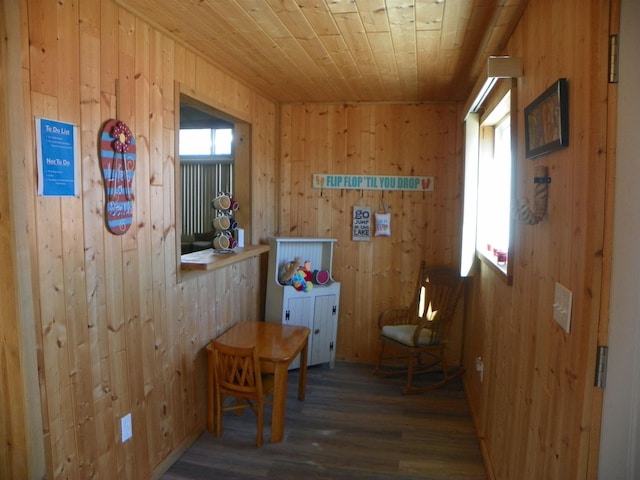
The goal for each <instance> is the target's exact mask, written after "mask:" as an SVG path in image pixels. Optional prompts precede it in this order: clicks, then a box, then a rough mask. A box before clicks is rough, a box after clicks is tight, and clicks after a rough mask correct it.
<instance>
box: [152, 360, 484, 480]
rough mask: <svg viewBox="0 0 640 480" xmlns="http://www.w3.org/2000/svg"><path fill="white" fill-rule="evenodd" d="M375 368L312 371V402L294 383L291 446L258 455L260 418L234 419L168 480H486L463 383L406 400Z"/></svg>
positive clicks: (269, 447) (288, 427) (288, 426)
mask: <svg viewBox="0 0 640 480" xmlns="http://www.w3.org/2000/svg"><path fill="white" fill-rule="evenodd" d="M371 370H372V369H371V367H370V366H365V365H355V364H350V363H337V364H336V367H335V368H334V369H329V367H328V366H326V365H321V366H316V367H311V368H310V369H309V377H308V383H307V398H306V400H305V401H304V402H300V401H298V400H297V399H296V386H297V380H298V376H297V372H295V371H293V372H290V374H289V389H288V399H287V412H286V420H285V438H284V441H283V442H282V443H278V444H270V443H268V442H269V431H270V426H269V425H268V424H269V422H270V407H269V408H268V411H267V420H266V421H265V423H266V424H267V425H265V430H264V434H265V442H266V443H265V444H264V445H263V446H262V448H260V449H258V448H256V447H255V416H254V415H253V413H251V412H250V411H247V412H246V413H245V414H244V415H242V416H241V417H236V416H235V414H234V413H233V412H228V413H227V414H225V417H224V433H223V435H222V438H216V437H215V436H214V435H213V434H211V433H209V432H205V433H204V434H203V435H202V436H201V437H200V438H199V439H198V441H197V442H196V443H194V444H193V445H192V446H191V447H190V448H189V450H188V451H187V452H185V453H184V455H182V457H180V459H179V460H178V461H177V462H176V463H175V464H174V465H173V466H172V467H171V468H170V469H169V471H168V472H166V473H165V475H164V476H163V477H162V479H164V480H183V479H218V478H220V479H233V480H244V479H263V478H266V479H278V480H287V479H332V480H333V479H353V478H355V479H367V480H382V479H385V480H387V479H430V480H436V479H443V480H444V479H446V480H451V479H474V480H475V479H486V475H485V471H484V467H483V465H482V458H481V455H480V448H479V446H478V441H477V439H476V436H475V432H474V428H473V425H472V421H471V417H470V414H469V409H468V407H467V404H466V400H465V396H464V392H463V389H462V383H461V381H460V380H457V381H456V382H454V383H452V384H450V385H448V386H446V387H444V388H442V389H440V390H437V391H433V392H429V393H425V394H420V395H413V396H403V395H402V394H401V392H400V390H401V385H402V381H401V379H399V378H380V377H376V376H374V375H372V373H371Z"/></svg>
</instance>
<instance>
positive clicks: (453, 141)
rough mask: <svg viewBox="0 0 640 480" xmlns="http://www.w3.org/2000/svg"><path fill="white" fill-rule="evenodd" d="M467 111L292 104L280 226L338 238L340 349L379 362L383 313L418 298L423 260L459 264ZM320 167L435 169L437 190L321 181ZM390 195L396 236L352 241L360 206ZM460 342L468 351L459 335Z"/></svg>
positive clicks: (286, 125)
mask: <svg viewBox="0 0 640 480" xmlns="http://www.w3.org/2000/svg"><path fill="white" fill-rule="evenodd" d="M459 117H460V112H459V107H457V106H456V105H455V104H437V103H434V104H420V105H418V104H358V105H349V104H286V105H283V106H282V115H281V127H280V130H281V166H280V168H281V171H280V223H279V225H280V235H282V236H302V237H305V236H310V237H314V236H321V237H330V238H337V239H338V243H337V245H336V249H335V253H334V270H333V271H334V278H335V279H336V280H338V281H340V282H342V290H341V297H340V318H339V324H338V345H337V358H340V359H343V360H348V361H356V362H365V363H373V362H374V361H375V358H376V357H375V354H376V351H377V345H378V342H377V334H378V330H377V316H378V314H379V313H380V312H381V311H382V310H383V309H385V308H388V307H390V306H393V305H403V304H406V302H408V301H409V298H410V297H411V295H412V294H413V288H414V286H415V279H416V277H417V270H418V266H419V263H420V260H422V259H424V260H426V261H427V262H429V263H432V264H435V263H438V264H442V265H452V266H454V267H457V266H458V265H459V253H458V252H459V251H460V241H461V240H460V239H461V209H462V193H461V192H462V160H461V145H462V144H461V128H460V125H459V123H458V121H459ZM313 173H327V174H356V175H358V174H363V175H418V176H434V177H435V191H433V192H426V193H422V192H420V193H418V192H399V191H393V192H392V191H378V190H348V189H346V190H329V189H324V190H321V189H313V188H312V187H311V176H312V174H313ZM382 198H384V200H385V201H386V203H387V204H388V205H389V208H390V210H391V213H392V219H391V236H390V237H372V239H371V241H370V242H354V241H352V240H351V224H352V222H351V219H352V215H353V207H354V205H368V206H370V207H371V208H372V210H373V211H375V210H376V209H378V208H379V205H380V202H381V200H382ZM458 331H460V329H458ZM452 351H453V352H454V360H455V359H459V356H460V352H459V343H458V345H457V346H453V345H452Z"/></svg>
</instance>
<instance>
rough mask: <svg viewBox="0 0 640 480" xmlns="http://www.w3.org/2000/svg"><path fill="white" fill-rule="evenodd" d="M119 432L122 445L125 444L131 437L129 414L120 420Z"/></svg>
mask: <svg viewBox="0 0 640 480" xmlns="http://www.w3.org/2000/svg"><path fill="white" fill-rule="evenodd" d="M120 430H121V432H122V443H124V442H126V441H127V440H129V439H130V438H131V437H132V436H133V431H132V428H131V414H130V413H127V414H126V415H125V416H124V417H122V418H121V419H120Z"/></svg>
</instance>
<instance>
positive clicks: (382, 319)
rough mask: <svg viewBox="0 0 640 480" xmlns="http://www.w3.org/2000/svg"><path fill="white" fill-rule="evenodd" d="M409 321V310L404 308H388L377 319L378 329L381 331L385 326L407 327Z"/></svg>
mask: <svg viewBox="0 0 640 480" xmlns="http://www.w3.org/2000/svg"><path fill="white" fill-rule="evenodd" d="M410 323H412V322H411V321H409V309H408V308H406V307H394V308H388V309H386V310H385V311H383V312H382V313H381V314H380V316H379V317H378V328H379V329H380V330H382V327H384V326H385V325H407V324H410Z"/></svg>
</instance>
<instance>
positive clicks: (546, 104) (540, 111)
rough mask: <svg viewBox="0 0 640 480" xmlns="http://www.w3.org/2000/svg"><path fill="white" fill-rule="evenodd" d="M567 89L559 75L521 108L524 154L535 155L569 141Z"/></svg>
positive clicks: (565, 81)
mask: <svg viewBox="0 0 640 480" xmlns="http://www.w3.org/2000/svg"><path fill="white" fill-rule="evenodd" d="M568 95H569V93H568V91H567V79H566V78H561V79H559V80H558V81H557V82H555V83H554V84H553V85H551V86H550V87H549V88H547V89H546V90H545V92H544V93H543V94H542V95H540V96H539V97H538V98H536V99H535V100H534V101H533V102H532V103H531V104H529V106H527V107H526V108H525V109H524V135H525V148H526V156H527V158H536V157H539V156H541V155H546V154H547V153H550V152H555V151H556V150H559V149H561V148H564V147H566V146H567V145H569V96H568Z"/></svg>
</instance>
